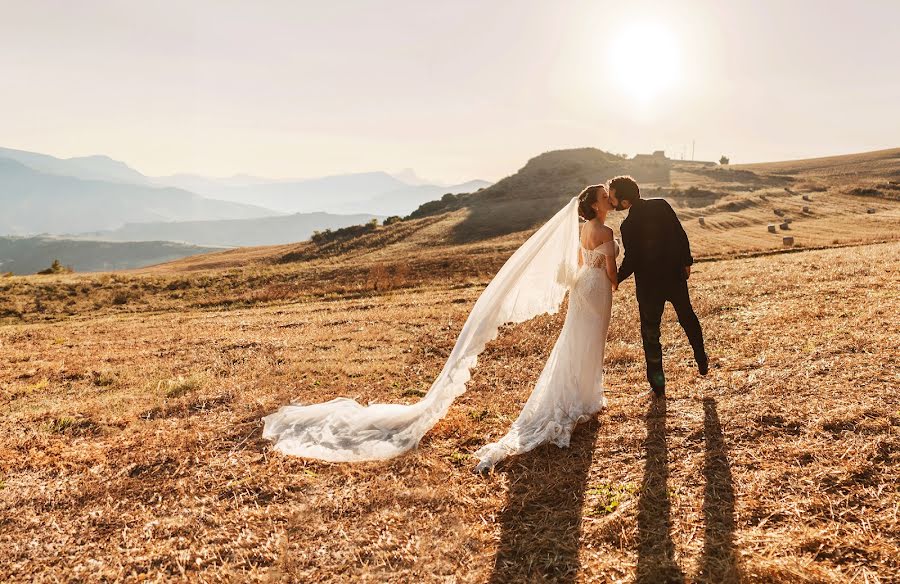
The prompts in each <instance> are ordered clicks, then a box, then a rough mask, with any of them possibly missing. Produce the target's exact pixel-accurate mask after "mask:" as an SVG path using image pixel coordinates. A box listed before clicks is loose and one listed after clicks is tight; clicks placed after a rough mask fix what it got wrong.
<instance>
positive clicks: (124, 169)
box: [0, 148, 151, 185]
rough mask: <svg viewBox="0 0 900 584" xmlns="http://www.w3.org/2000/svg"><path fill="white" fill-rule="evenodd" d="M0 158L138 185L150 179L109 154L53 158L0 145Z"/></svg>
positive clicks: (46, 169) (50, 170)
mask: <svg viewBox="0 0 900 584" xmlns="http://www.w3.org/2000/svg"><path fill="white" fill-rule="evenodd" d="M0 158H6V159H9V160H15V161H16V162H18V163H19V164H22V165H25V166H27V167H29V168H31V169H34V170H37V171H40V172H43V173H46V174H57V175H60V176H71V177H75V178H81V179H87V180H102V181H106V182H121V183H132V184H137V185H149V184H151V182H150V179H148V178H147V177H146V176H144V175H143V174H141V173H139V172H138V171H136V170H135V169H133V168H131V167H130V166H128V165H127V164H125V163H124V162H120V161H118V160H113V159H112V158H110V157H109V156H102V155H97V156H79V157H75V158H56V157H55V156H49V155H47V154H38V153H37V152H26V151H25V150H14V149H12V148H0Z"/></svg>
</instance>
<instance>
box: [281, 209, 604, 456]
mask: <svg viewBox="0 0 900 584" xmlns="http://www.w3.org/2000/svg"><path fill="white" fill-rule="evenodd" d="M577 207H578V198H577V197H574V198H572V199H571V200H570V201H569V203H568V204H567V205H566V206H565V207H563V208H562V209H561V210H560V211H559V212H557V213H556V215H554V216H553V217H552V218H551V219H550V220H549V221H547V223H545V224H544V225H543V226H542V227H541V228H540V229H538V230H537V231H536V232H535V233H534V234H533V235H532V236H531V237H530V238H528V240H527V241H526V242H525V243H524V244H522V246H521V247H519V249H518V250H516V252H515V253H514V254H513V255H512V256H511V257H510V258H509V259H508V260H507V261H506V263H505V264H503V267H501V268H500V271H499V272H497V275H496V276H494V279H493V280H491V282H490V283H489V284H488V286H487V287H486V288H485V289H484V291H483V292H482V293H481V296H480V297H479V298H478V300H477V301H476V302H475V306H474V307H473V308H472V311H471V312H470V313H469V317H468V318H467V319H466V322H465V324H464V325H463V327H462V331H461V332H460V334H459V337H458V338H457V340H456V344H455V345H454V347H453V350H452V352H451V353H450V356H449V358H448V359H447V362H446V363H445V364H444V368H443V369H442V370H441V372H440V374H439V375H438V376H437V378H436V379H435V381H434V383H433V384H432V385H431V388H430V389H429V390H428V393H426V394H425V396H424V397H422V399H421V400H419V401H418V402H417V403H414V404H409V405H405V404H379V403H370V404H368V405H366V406H363V405H361V404H359V403H358V402H356V401H355V400H352V399H349V398H343V397H342V398H335V399H333V400H331V401H328V402H324V403H319V404H294V405H288V406H283V407H282V408H281V409H279V410H278V411H276V412H274V413H272V414H270V415H268V416H265V417H264V418H263V421H264V427H263V437H264V438H266V439H269V440H272V441H274V448H275V449H276V450H278V451H280V452H283V453H285V454H291V455H295V456H302V457H308V458H317V459H320V460H328V461H335V462H346V461H361V460H378V459H386V458H391V457H394V456H397V455H399V454H402V453H404V452H406V451H408V450H410V449H412V448H415V447H416V445H418V443H419V441H420V440H421V439H422V436H424V435H425V433H426V432H428V430H430V429H431V428H432V427H433V426H434V424H436V423H437V421H438V420H440V419H441V418H442V417H444V415H445V414H446V413H447V410H448V409H449V408H450V405H451V404H452V403H453V400H454V399H456V397H458V396H459V395H461V394H462V393H463V392H465V390H466V382H468V381H469V379H470V370H471V368H472V367H474V366H475V364H476V363H477V361H478V355H479V354H480V353H481V352H482V351H483V350H484V347H485V345H486V344H487V343H488V342H489V341H491V340H492V339H494V338H496V336H497V334H498V331H499V328H500V327H501V326H502V325H504V324H509V323H519V322H524V321H526V320H529V319H531V318H534V317H535V316H537V315H539V314H544V313H551V314H552V313H556V312H558V311H559V308H560V306H561V305H562V302H563V300H564V299H565V296H566V293H567V292H569V291H570V290H571V293H570V301H569V313H568V314H567V317H566V321H565V324H564V326H563V331H562V333H561V334H560V338H559V340H558V341H557V343H556V345H555V346H554V349H553V352H552V354H551V356H550V358H549V359H548V361H547V365H546V366H545V368H544V372H543V373H542V374H541V377H540V379H539V380H538V383H537V386H536V387H535V390H534V392H533V393H532V396H531V398H529V400H528V402H527V403H526V405H525V408H524V409H523V411H522V414H521V415H520V416H519V419H518V420H516V422H515V423H514V424H513V427H512V429H511V430H510V433H509V434H508V435H507V436H504V437H503V438H502V439H501V440H500V441H499V442H495V443H493V444H489V445H487V446H485V447H484V448H482V449H481V450H479V453H478V456H479V458H480V459H481V462H479V467H480V468H485V467H486V466H490V465H492V464H495V463H496V462H497V461H499V460H501V459H502V458H504V457H505V456H509V455H510V454H515V453H519V452H525V451H527V450H530V449H531V448H534V447H535V446H537V445H538V444H539V443H541V441H542V440H543V441H546V440H550V441H553V442H554V443H557V444H560V445H566V444H568V439H569V435H570V433H571V430H572V427H573V426H574V425H575V423H576V422H577V421H578V420H580V419H583V418H585V417H586V416H589V415H590V414H591V413H593V412H595V411H596V410H597V409H599V408H600V407H602V406H603V405H604V403H605V400H604V398H603V392H602V387H601V382H602V364H603V348H604V341H605V339H606V329H607V326H608V323H609V313H610V302H611V293H610V283H609V280H608V279H607V277H606V274H605V272H604V270H603V269H602V262H604V261H612V260H611V257H614V256H615V254H616V253H617V252H618V248H617V246H616V244H614V243H612V242H610V243H609V244H604V245H606V247H605V248H598V249H596V250H584V251H583V256H584V260H585V262H584V265H583V266H582V267H581V268H579V267H578V263H577V262H578V250H579V246H580V243H579V233H578V211H577ZM610 254H611V255H610Z"/></svg>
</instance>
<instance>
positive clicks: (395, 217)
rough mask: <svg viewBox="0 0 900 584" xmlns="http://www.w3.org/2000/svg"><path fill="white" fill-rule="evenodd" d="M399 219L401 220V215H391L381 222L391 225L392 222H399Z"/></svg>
mask: <svg viewBox="0 0 900 584" xmlns="http://www.w3.org/2000/svg"><path fill="white" fill-rule="evenodd" d="M400 221H403V218H402V217H400V216H399V215H391V216H390V217H388V218H386V219H385V220H384V222H383V223H382V224H383V225H393V224H394V223H399V222H400Z"/></svg>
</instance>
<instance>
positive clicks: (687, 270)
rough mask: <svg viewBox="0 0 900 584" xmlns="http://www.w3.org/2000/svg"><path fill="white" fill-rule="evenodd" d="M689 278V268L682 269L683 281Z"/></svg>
mask: <svg viewBox="0 0 900 584" xmlns="http://www.w3.org/2000/svg"><path fill="white" fill-rule="evenodd" d="M690 277H691V267H690V266H685V267H684V279H685V280H687V279H688V278H690Z"/></svg>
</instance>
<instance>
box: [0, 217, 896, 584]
mask: <svg viewBox="0 0 900 584" xmlns="http://www.w3.org/2000/svg"><path fill="white" fill-rule="evenodd" d="M692 237H693V235H692ZM472 249H476V250H477V249H482V250H483V251H484V254H485V255H484V257H486V258H490V259H489V261H479V260H480V257H479V256H478V255H477V254H468V255H467V254H461V255H459V256H458V257H455V258H450V260H451V264H452V265H453V266H456V268H458V269H456V268H454V269H456V271H454V269H448V270H446V272H445V273H443V274H441V273H439V270H437V271H436V270H435V269H434V267H432V268H431V271H430V272H428V268H427V266H428V265H430V264H427V262H426V264H422V265H423V266H426V267H424V268H421V269H422V270H424V271H423V272H421V274H425V273H426V272H428V273H430V274H431V276H430V277H425V276H422V277H419V276H420V272H418V271H416V268H413V272H411V273H407V274H393V275H392V274H387V275H386V276H385V281H386V282H387V284H385V285H380V286H379V285H378V277H379V275H378V273H377V270H374V269H373V268H371V267H368V268H363V269H360V271H359V272H358V273H357V275H358V279H359V280H360V281H362V282H364V283H366V284H365V285H364V286H363V287H362V289H360V290H357V289H355V288H353V286H352V280H353V278H352V276H346V278H347V279H346V280H341V278H339V277H337V276H335V277H334V278H329V279H319V280H316V278H315V277H314V276H308V277H307V278H308V281H313V280H315V281H316V283H317V285H318V288H315V293H311V292H309V290H310V289H313V288H314V287H312V286H307V287H300V288H296V287H292V284H291V283H290V282H285V283H278V282H276V283H274V284H271V283H268V284H266V286H267V288H265V290H267V291H268V292H267V293H266V294H260V293H258V292H257V293H256V294H257V295H256V296H253V294H254V292H253V290H254V288H255V286H254V284H253V283H252V282H251V283H248V279H247V277H246V275H245V276H242V277H243V278H244V279H243V280H241V282H242V283H241V284H240V285H238V284H235V286H233V287H230V288H229V287H228V285H227V284H223V285H222V287H221V289H219V288H216V289H215V290H213V291H210V290H208V289H207V290H206V291H204V292H196V294H195V295H193V296H192V290H195V288H192V287H191V285H190V284H185V285H182V284H173V283H174V282H180V281H181V280H182V279H183V280H191V279H193V278H197V277H199V276H194V275H183V276H166V277H165V278H163V276H159V275H154V273H153V272H152V271H151V272H150V273H149V274H138V275H133V276H131V275H120V276H113V277H112V278H111V279H107V280H106V281H105V283H104V284H103V285H102V286H100V287H99V290H98V291H95V292H94V293H93V298H97V297H98V296H99V295H102V294H107V293H108V294H109V295H110V298H109V299H107V300H108V301H104V302H99V303H95V304H90V303H89V302H88V301H87V300H85V298H86V297H88V296H89V295H88V294H87V293H85V292H83V290H82V288H81V287H91V286H93V284H92V282H94V281H95V280H96V277H93V276H61V277H58V278H55V277H54V278H50V279H45V280H40V281H37V282H35V281H34V280H33V279H31V280H29V279H21V281H20V279H18V278H17V279H16V280H17V282H16V284H15V286H24V287H25V288H23V289H22V290H24V291H22V290H19V289H17V288H15V286H12V287H10V288H9V290H10V296H9V298H12V299H13V300H11V302H19V304H18V305H17V308H16V310H17V311H18V313H19V317H18V318H17V320H15V321H11V320H10V321H7V324H6V325H5V326H3V327H0V384H2V393H0V401H2V407H3V409H4V414H3V416H2V417H0V549H3V550H4V553H3V554H2V555H0V579H2V580H8V581H59V580H64V581H65V580H83V581H121V580H124V581H141V580H185V579H189V580H197V581H247V580H276V581H278V580H292V581H303V582H348V581H354V582H355V581H359V582H382V581H389V582H522V581H554V582H559V581H572V582H576V581H577V582H613V581H634V580H637V581H641V582H661V581H701V582H730V581H741V580H744V581H751V582H850V581H854V582H896V581H900V559H898V558H900V543H898V542H900V522H898V519H900V518H898V513H900V489H898V485H900V470H898V469H900V397H898V391H897V390H898V388H900V368H898V361H900V355H898V351H897V347H898V346H900V332H898V329H897V326H896V314H897V313H898V312H900V294H898V292H897V290H898V286H900V269H898V265H900V263H898V261H900V243H897V242H889V243H883V244H866V245H854V246H848V247H839V248H835V249H828V250H813V251H803V252H800V253H790V254H779V255H768V256H760V257H751V258H745V259H730V260H719V261H709V262H701V263H699V264H697V265H696V266H695V272H694V276H693V277H692V279H691V288H692V294H693V297H694V302H695V307H696V308H697V312H698V314H699V316H700V319H701V322H702V323H703V326H704V331H705V334H706V336H707V339H708V344H709V351H710V353H711V355H712V357H713V361H714V366H713V369H712V371H711V373H710V375H709V376H708V377H706V378H701V377H698V376H697V374H696V371H695V368H694V367H693V365H692V362H691V360H690V348H689V347H688V345H687V342H686V339H685V338H684V336H683V334H682V333H681V331H680V329H678V327H677V323H676V322H675V321H674V317H673V314H672V311H671V309H668V310H667V313H666V321H665V323H664V332H663V342H664V346H665V348H666V351H665V364H666V371H667V374H668V377H669V380H670V381H669V388H670V389H669V397H668V400H666V401H665V402H658V401H654V400H651V399H650V398H649V397H648V395H647V393H646V392H645V390H644V383H645V381H644V371H643V358H642V351H641V347H640V340H639V332H638V326H637V323H636V307H635V302H634V299H633V284H632V283H630V282H628V283H626V284H625V285H624V286H623V287H622V288H621V289H620V291H619V292H618V293H617V295H616V297H615V303H614V314H613V321H612V325H611V329H610V340H609V346H608V350H607V385H608V398H609V400H610V406H609V408H608V409H607V410H605V411H603V412H602V413H600V414H599V415H598V416H597V417H596V419H595V420H593V421H591V422H589V423H587V424H584V425H582V426H580V427H579V428H578V430H577V431H576V434H575V436H574V437H573V441H572V447H571V448H569V449H559V448H557V447H555V446H546V447H542V448H538V449H536V450H535V451H532V452H530V453H528V454H525V455H523V456H520V457H517V458H514V459H511V460H509V461H507V463H505V464H503V465H501V466H500V467H498V468H497V469H496V471H495V472H494V473H493V474H491V475H488V476H477V475H474V474H472V472H471V468H472V467H473V466H474V463H475V461H474V459H473V458H471V456H470V453H471V452H473V451H475V450H476V449H477V448H478V447H479V446H480V445H481V444H483V443H485V442H486V441H488V440H492V439H495V438H496V437H498V436H499V435H502V434H503V433H505V431H506V429H507V428H508V426H509V424H510V423H511V421H512V420H513V419H514V418H515V416H516V415H517V413H518V411H519V409H520V407H521V405H522V403H523V402H524V400H525V399H526V398H527V396H528V394H529V392H530V389H531V385H532V383H533V382H534V381H535V379H536V378H537V375H538V373H539V371H540V369H541V367H542V365H543V362H544V359H545V358H546V356H547V355H548V353H549V351H550V349H551V347H552V343H553V341H554V340H555V338H556V335H557V333H558V331H559V328H560V326H561V324H562V314H563V313H561V314H558V315H553V316H544V317H539V318H537V319H535V320H533V321H531V322H529V323H525V324H523V325H520V326H517V327H511V328H509V329H507V330H505V331H503V333H502V334H501V336H500V337H499V338H498V339H497V340H496V341H495V342H493V343H491V344H490V345H489V347H488V349H487V350H486V351H485V353H484V354H483V355H482V357H481V359H480V363H479V365H478V367H477V368H476V370H475V373H474V376H473V379H472V382H471V383H470V384H469V389H468V392H467V393H466V394H464V395H463V396H462V397H461V398H460V399H459V400H458V401H457V402H456V403H455V404H454V405H453V407H452V408H451V410H450V413H449V414H448V416H447V417H446V418H445V419H443V420H442V421H441V422H439V423H438V425H437V426H436V427H435V428H434V429H433V430H432V431H431V432H429V433H428V434H427V435H426V436H425V438H424V440H423V442H422V443H421V445H420V447H419V448H418V449H417V450H416V451H414V452H412V453H410V454H409V455H407V456H403V457H400V458H398V459H395V460H390V461H386V462H372V463H360V464H330V463H322V462H316V461H305V460H299V459H295V458H289V457H284V456H281V455H279V454H277V453H273V452H272V451H271V450H270V448H269V447H268V444H267V443H266V442H265V441H263V440H262V439H261V435H260V434H261V423H260V417H261V416H263V415H265V414H267V413H269V412H271V411H273V410H274V409H276V408H277V407H279V406H280V405H283V404H285V403H288V402H289V401H291V400H297V401H302V402H319V401H324V400H327V399H330V398H332V397H336V396H349V397H353V398H356V399H357V400H359V401H361V402H363V403H365V402H366V401H388V402H411V401H414V400H416V399H418V396H419V395H421V393H422V392H424V391H425V390H427V388H428V386H429V385H430V383H431V380H432V379H433V377H434V376H435V375H436V374H437V372H438V371H439V369H440V367H441V366H442V364H443V362H444V359H445V358H446V356H447V355H448V353H449V351H450V349H451V347H452V345H453V342H454V341H455V339H456V335H457V333H458V332H459V330H460V328H461V327H462V324H463V321H464V319H465V317H466V315H467V314H468V312H469V310H470V308H471V306H472V304H473V303H474V301H475V299H476V298H477V296H478V294H479V292H480V291H481V289H482V288H483V286H484V285H485V284H486V282H487V281H488V280H489V278H490V276H491V275H492V272H493V270H495V269H496V265H497V264H498V263H499V262H500V261H502V254H501V255H498V254H496V253H495V252H492V251H489V250H487V249H486V248H477V247H476V248H472ZM491 253H493V254H494V255H491ZM473 258H474V259H473ZM351 261H352V258H351ZM435 261H437V260H435ZM454 262H455V263H454ZM466 262H471V266H470V268H471V269H468V268H466V266H467V265H468V264H467V263H466ZM438 265H439V264H434V266H438ZM459 266H462V267H459ZM475 266H477V269H476V268H475ZM342 273H343V272H342ZM320 275H321V274H320ZM233 277H234V278H235V279H236V280H239V279H240V277H239V276H238V275H234V276H233ZM298 277H299V276H298ZM160 278H162V279H160ZM166 278H168V279H166ZM179 278H180V279H179ZM392 278H393V279H394V280H398V281H399V284H398V283H397V282H394V283H393V284H392V283H391V282H392ZM222 279H223V280H224V281H225V282H228V281H229V280H228V278H222ZM394 284H396V285H394ZM216 285H217V286H218V284H216ZM42 286H43V287H44V288H41V287H42ZM241 286H243V288H242V287H241ZM279 286H280V287H279ZM110 287H114V289H115V290H116V291H115V292H113V291H110V292H107V291H106V290H107V288H110ZM72 289H74V290H75V292H74V293H71V294H70V293H69V292H66V291H67V290H69V291H71V290H72ZM329 289H333V290H332V292H330V293H329ZM17 290H18V292H17ZM35 291H37V292H35ZM122 291H125V292H127V293H129V294H131V295H132V296H131V297H127V296H126V300H125V301H124V302H121V303H118V302H117V301H116V298H115V297H114V295H115V294H116V293H118V292H122ZM16 294H18V296H16ZM34 294H37V298H38V299H39V300H40V299H41V298H43V299H44V300H43V301H42V302H40V307H41V308H43V310H40V311H39V310H36V307H35V306H33V302H34V301H33V298H32V296H33V295H34ZM203 294H205V295H208V296H210V298H209V299H208V300H209V301H208V302H206V303H205V304H204V302H203V301H202V298H201V295H203ZM142 295H146V297H147V298H149V300H147V301H143V300H141V299H142V298H143V296H142ZM17 298H18V299H19V300H16V299H17ZM22 298H27V302H26V301H25V300H21V299H22ZM66 298H70V300H66ZM235 299H237V300H240V301H237V300H235ZM20 300H21V302H20Z"/></svg>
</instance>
